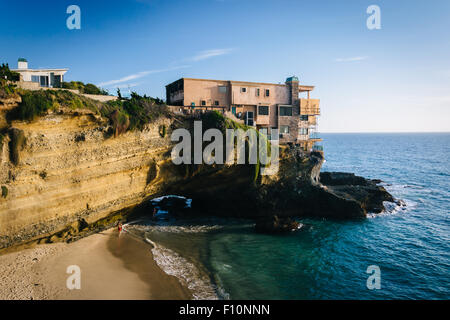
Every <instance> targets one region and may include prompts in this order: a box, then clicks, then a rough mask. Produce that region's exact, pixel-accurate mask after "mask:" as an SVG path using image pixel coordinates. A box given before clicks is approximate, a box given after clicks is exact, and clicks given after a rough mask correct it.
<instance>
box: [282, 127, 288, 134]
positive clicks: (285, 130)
mask: <svg viewBox="0 0 450 320" xmlns="http://www.w3.org/2000/svg"><path fill="white" fill-rule="evenodd" d="M280 133H281V134H286V133H289V126H280Z"/></svg>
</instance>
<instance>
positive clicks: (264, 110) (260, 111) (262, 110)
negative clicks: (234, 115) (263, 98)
mask: <svg viewBox="0 0 450 320" xmlns="http://www.w3.org/2000/svg"><path fill="white" fill-rule="evenodd" d="M258 114H259V115H261V116H268V115H269V106H259V107H258Z"/></svg>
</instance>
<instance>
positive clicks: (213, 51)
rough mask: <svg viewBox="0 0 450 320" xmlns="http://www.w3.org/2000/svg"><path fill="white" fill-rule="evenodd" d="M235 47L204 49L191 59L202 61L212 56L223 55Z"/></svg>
mask: <svg viewBox="0 0 450 320" xmlns="http://www.w3.org/2000/svg"><path fill="white" fill-rule="evenodd" d="M231 51H233V49H231V48H227V49H211V50H203V51H200V52H199V53H197V54H196V55H195V56H193V57H192V58H190V59H189V60H191V61H201V60H205V59H209V58H212V57H217V56H223V55H225V54H229V53H230V52H231Z"/></svg>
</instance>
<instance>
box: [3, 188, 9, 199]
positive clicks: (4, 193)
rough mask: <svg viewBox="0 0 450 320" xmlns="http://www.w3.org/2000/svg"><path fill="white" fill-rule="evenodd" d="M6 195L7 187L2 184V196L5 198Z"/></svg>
mask: <svg viewBox="0 0 450 320" xmlns="http://www.w3.org/2000/svg"><path fill="white" fill-rule="evenodd" d="M7 196H8V188H7V187H5V186H2V198H5V199H6V197H7Z"/></svg>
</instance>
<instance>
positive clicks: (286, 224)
mask: <svg viewBox="0 0 450 320" xmlns="http://www.w3.org/2000/svg"><path fill="white" fill-rule="evenodd" d="M301 227H302V225H301V223H299V222H298V221H295V220H292V219H291V218H289V217H285V218H278V217H277V216H276V215H274V216H271V217H270V216H269V217H263V218H260V219H258V220H257V221H256V225H255V230H256V232H259V233H286V232H292V231H296V230H298V229H300V228H301Z"/></svg>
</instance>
